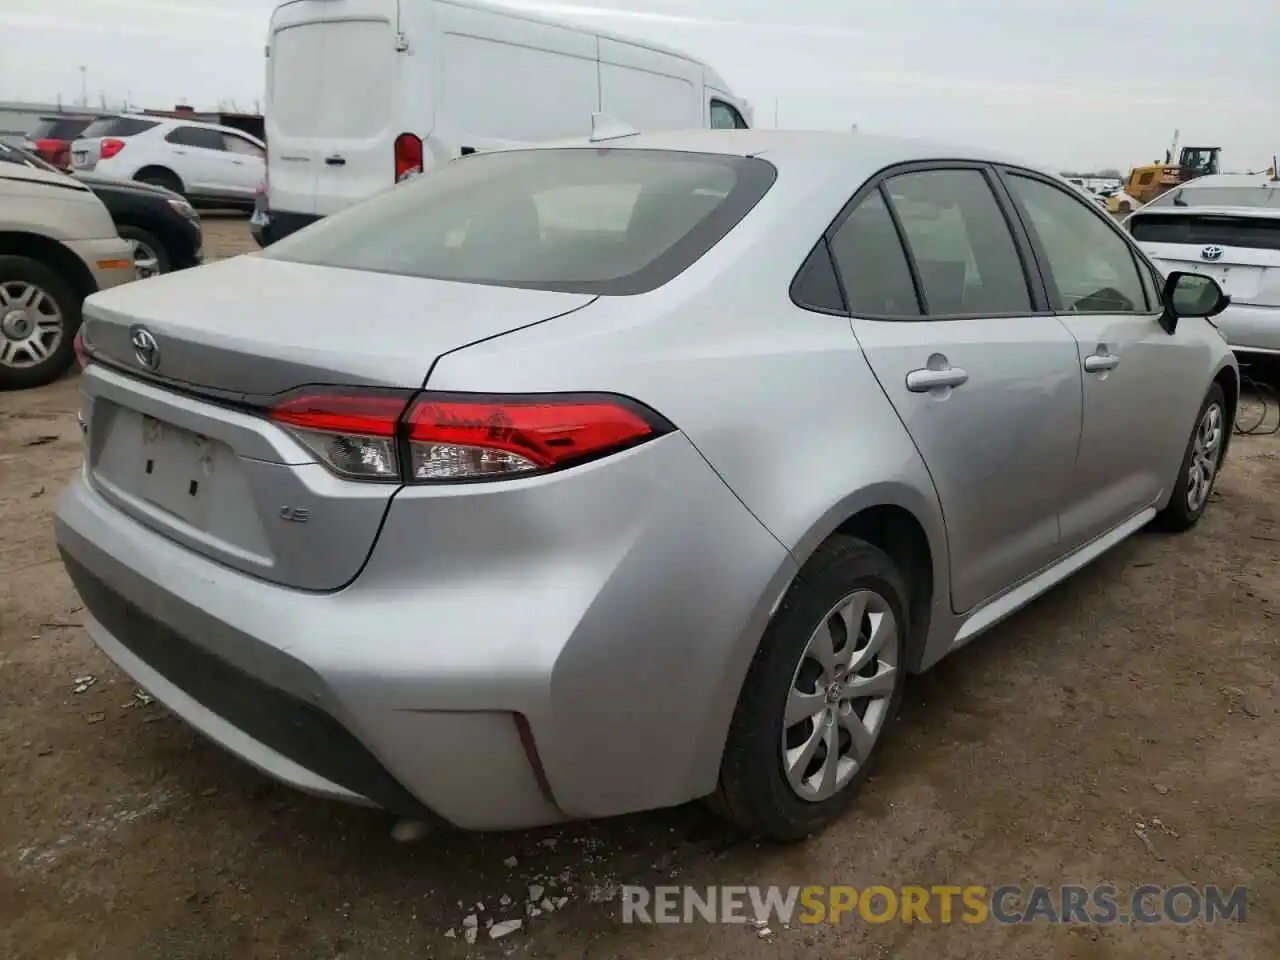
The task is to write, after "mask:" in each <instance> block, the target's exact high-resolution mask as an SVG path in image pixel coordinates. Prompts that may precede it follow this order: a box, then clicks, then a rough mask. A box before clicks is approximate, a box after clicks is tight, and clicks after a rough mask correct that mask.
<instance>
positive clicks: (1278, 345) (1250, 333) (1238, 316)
mask: <svg viewBox="0 0 1280 960" xmlns="http://www.w3.org/2000/svg"><path fill="white" fill-rule="evenodd" d="M1213 323H1214V325H1215V326H1217V327H1218V329H1219V330H1221V331H1222V332H1223V333H1224V334H1225V335H1226V338H1227V343H1228V344H1229V345H1230V346H1231V349H1232V350H1236V351H1238V352H1241V353H1249V352H1256V353H1280V307H1256V306H1252V305H1249V304H1243V303H1241V304H1235V303H1233V304H1232V305H1231V306H1229V307H1227V309H1226V311H1225V312H1223V313H1222V314H1220V315H1219V316H1216V317H1214V318H1213Z"/></svg>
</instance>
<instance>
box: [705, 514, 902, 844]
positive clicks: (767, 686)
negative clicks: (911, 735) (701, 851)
mask: <svg viewBox="0 0 1280 960" xmlns="http://www.w3.org/2000/svg"><path fill="white" fill-rule="evenodd" d="M858 590H869V591H871V592H873V593H874V594H876V595H878V596H879V597H881V598H883V600H885V601H887V604H888V608H889V609H890V611H891V612H892V614H893V616H894V618H895V619H896V623H897V630H896V636H894V637H893V639H892V640H891V641H887V643H893V644H895V648H894V650H893V657H894V660H893V662H894V664H896V667H895V671H896V672H895V675H894V676H893V678H892V683H893V687H892V693H890V694H889V696H888V699H887V701H884V702H882V704H881V706H880V708H878V709H879V710H880V711H881V712H880V714H879V715H880V716H881V718H882V719H881V720H880V722H879V729H878V732H877V734H876V735H875V740H874V743H873V746H872V748H871V751H870V755H869V756H868V757H867V759H866V760H864V761H863V762H862V763H861V764H860V765H859V766H858V768H857V770H856V772H855V773H853V775H852V776H851V777H850V778H849V780H848V781H847V782H846V783H845V784H844V785H843V786H842V787H840V788H839V789H838V790H837V792H835V793H834V795H832V796H830V797H827V798H826V799H820V800H810V799H805V798H802V797H801V796H799V795H798V793H797V792H796V790H795V789H793V788H792V786H791V784H790V783H789V782H788V779H787V775H786V772H785V771H784V769H783V756H782V745H783V738H784V737H785V736H786V735H787V732H788V731H786V730H785V729H784V719H783V718H784V712H785V709H786V705H787V702H788V695H789V694H790V693H791V690H792V687H793V684H794V683H796V682H797V679H798V678H799V677H801V676H802V673H801V671H802V670H803V669H804V668H805V667H807V666H810V665H815V666H816V664H814V661H812V660H809V659H808V658H807V657H806V651H807V649H808V645H809V641H810V637H811V636H813V634H814V632H815V631H816V629H817V628H818V626H819V625H820V624H821V623H822V622H823V618H824V617H830V616H832V614H833V613H834V610H835V608H836V607H837V605H838V604H839V603H840V602H841V601H842V599H843V598H846V597H848V596H849V595H851V594H852V593H854V592H855V591H858ZM907 597H908V594H907V588H906V585H905V583H904V582H903V579H902V576H901V574H900V573H899V572H898V570H897V567H896V566H895V565H894V563H893V561H892V560H891V559H890V558H889V556H888V555H887V554H886V553H885V552H884V551H883V550H880V549H879V548H878V547H875V546H872V545H871V544H869V543H867V542H865V541H863V540H858V539H856V538H854V537H846V536H841V535H837V536H834V537H832V538H831V539H830V540H828V541H827V542H826V543H824V544H823V545H822V546H821V547H819V548H818V549H817V550H816V551H815V552H814V554H813V556H812V557H811V558H810V559H809V561H808V562H807V563H806V564H805V565H804V567H803V568H802V569H801V571H800V573H799V574H798V575H797V577H796V579H795V582H793V583H792V585H791V587H790V588H789V589H788V591H787V594H786V596H785V597H784V598H783V601H782V603H781V604H780V605H779V607H778V611H777V613H776V614H775V615H774V617H773V620H772V621H771V622H770V624H769V627H768V629H767V630H766V631H765V635H764V638H763V640H762V641H761V643H760V647H759V649H758V650H757V651H756V655H755V657H754V659H753V660H752V662H751V667H750V669H749V670H748V672H747V678H746V681H745V683H744V684H743V687H742V692H741V694H740V695H739V697H738V706H737V709H736V710H735V711H734V716H733V721H732V723H731V725H730V728H729V736H728V740H727V742H726V744H725V750H724V757H723V759H722V760H721V764H720V781H719V786H718V788H717V790H716V793H715V794H713V795H712V797H710V798H708V803H709V805H710V807H711V809H712V810H713V811H715V812H716V813H718V814H720V815H721V816H724V817H726V818H727V819H729V820H731V821H733V822H734V823H736V824H737V825H738V826H739V827H741V828H742V829H743V830H744V831H746V832H747V833H748V834H750V835H751V836H753V837H758V838H761V839H765V840H773V841H779V842H790V841H795V840H801V839H804V838H805V837H807V836H810V835H811V834H814V833H817V832H819V831H820V830H822V829H823V828H824V827H826V826H827V825H828V824H830V823H831V822H832V821H833V820H835V819H836V818H837V817H838V816H840V814H841V813H842V812H843V811H844V810H845V808H846V807H847V806H848V804H849V802H850V801H851V800H852V799H853V797H854V795H855V794H856V792H857V789H858V787H859V786H860V785H861V783H862V781H863V780H865V779H866V777H867V773H868V770H869V768H870V766H871V764H873V763H874V762H875V757H876V755H877V754H878V752H879V750H880V747H881V744H883V742H884V738H885V735H886V733H888V730H889V728H890V727H891V726H892V724H893V720H894V717H895V715H896V713H897V711H898V706H899V704H900V702H901V699H902V691H903V688H904V684H905V678H906V654H907V650H906V638H907V637H908V636H910V623H909V621H908V619H907V616H908V610H909V604H908V602H907ZM861 622H865V621H861ZM885 649H886V650H888V648H887V646H886V648H885ZM820 688H821V687H820V684H819V685H816V686H815V687H814V689H815V690H818V689H820ZM816 728H817V724H816V723H815V722H814V721H813V720H804V721H801V722H800V724H799V725H798V726H796V727H793V728H791V731H790V732H793V733H794V732H795V731H796V730H798V729H799V730H801V733H802V739H803V738H804V736H807V735H808V734H807V733H806V731H813V730H816ZM815 759H816V758H815Z"/></svg>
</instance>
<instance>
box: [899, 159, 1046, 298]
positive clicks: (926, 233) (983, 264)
mask: <svg viewBox="0 0 1280 960" xmlns="http://www.w3.org/2000/svg"><path fill="white" fill-rule="evenodd" d="M885 188H886V189H887V190H888V192H889V196H890V198H891V199H892V202H893V207H894V210H895V211H896V212H897V214H898V219H899V221H900V222H901V224H902V232H903V233H904V234H905V235H906V240H907V246H908V248H909V249H910V254H911V257H912V260H913V261H914V263H915V267H916V272H917V274H918V276H919V278H920V287H921V293H923V295H924V301H925V308H926V310H927V311H928V313H929V315H930V316H949V315H963V314H994V315H997V316H1016V315H1018V314H1028V313H1031V312H1032V306H1031V294H1030V292H1029V291H1028V289H1027V278H1026V274H1025V273H1024V271H1023V268H1022V259H1021V258H1020V257H1019V255H1018V248H1017V246H1016V245H1015V244H1014V240H1013V234H1012V233H1010V231H1009V225H1008V223H1007V222H1006V221H1005V218H1004V214H1003V213H1001V212H1000V207H999V204H998V203H997V202H996V198H995V195H994V194H993V193H992V192H991V186H990V184H989V183H988V182H987V178H986V177H985V176H984V175H983V174H982V172H981V171H979V170H922V171H920V172H919V173H904V174H901V175H899V176H896V177H892V178H890V179H889V180H888V181H886V183H885Z"/></svg>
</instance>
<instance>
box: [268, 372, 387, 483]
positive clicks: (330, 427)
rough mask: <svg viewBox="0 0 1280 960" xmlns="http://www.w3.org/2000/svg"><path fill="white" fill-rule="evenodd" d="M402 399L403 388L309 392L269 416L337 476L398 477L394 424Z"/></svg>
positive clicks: (357, 477)
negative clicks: (384, 390)
mask: <svg viewBox="0 0 1280 960" xmlns="http://www.w3.org/2000/svg"><path fill="white" fill-rule="evenodd" d="M408 400H409V395H408V394H407V393H405V394H399V393H315V394H310V393H309V394H304V395H301V396H295V397H291V398H290V399H288V400H286V401H284V402H283V403H281V404H280V405H279V406H277V407H276V408H275V409H273V410H272V411H271V419H272V420H274V421H276V422H277V423H283V424H285V425H287V426H289V427H292V428H293V433H294V435H295V436H297V438H298V439H299V440H301V441H302V442H303V443H304V444H306V446H307V447H308V448H309V449H310V450H311V452H312V453H314V454H315V455H316V456H318V457H319V458H320V459H321V460H322V461H323V462H324V463H325V465H326V466H328V467H329V468H330V469H331V470H333V472H334V473H337V474H338V475H339V476H343V477H348V478H350V479H352V480H376V481H384V482H385V481H392V482H398V481H399V480H400V455H399V451H398V444H397V443H396V426H397V424H398V423H399V421H400V415H401V414H403V413H404V409H405V406H406V405H407V404H408Z"/></svg>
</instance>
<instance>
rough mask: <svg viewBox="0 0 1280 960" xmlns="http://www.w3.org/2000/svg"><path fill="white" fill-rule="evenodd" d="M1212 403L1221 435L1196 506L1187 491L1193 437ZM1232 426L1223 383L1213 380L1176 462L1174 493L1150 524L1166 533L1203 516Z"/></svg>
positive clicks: (1183, 528)
mask: <svg viewBox="0 0 1280 960" xmlns="http://www.w3.org/2000/svg"><path fill="white" fill-rule="evenodd" d="M1215 405H1216V406H1217V408H1218V411H1219V416H1220V421H1221V431H1222V435H1221V437H1220V439H1219V441H1218V448H1217V455H1216V459H1215V462H1214V466H1213V475H1212V476H1211V477H1210V478H1209V481H1208V490H1206V491H1205V492H1204V495H1203V498H1197V499H1198V506H1193V505H1192V504H1191V503H1190V502H1189V499H1188V496H1187V494H1188V491H1189V490H1190V489H1191V485H1192V473H1193V471H1192V465H1193V461H1194V460H1195V458H1196V440H1197V438H1198V436H1199V434H1200V430H1201V425H1202V424H1203V423H1204V421H1205V417H1206V415H1207V414H1208V413H1209V409H1210V408H1211V407H1213V406H1215ZM1233 428H1234V424H1232V423H1231V421H1230V419H1229V417H1228V414H1227V400H1226V396H1225V395H1224V394H1223V392H1222V387H1221V386H1219V385H1218V384H1216V383H1215V384H1212V385H1211V386H1210V387H1209V392H1208V393H1207V394H1206V395H1205V398H1204V403H1202V404H1200V412H1199V413H1197V414H1196V422H1195V424H1194V425H1193V426H1192V428H1191V437H1190V438H1189V439H1188V440H1187V449H1186V451H1185V452H1184V453H1183V455H1182V463H1181V464H1180V465H1179V466H1178V479H1177V482H1176V483H1174V485H1173V496H1172V497H1171V498H1170V499H1169V505H1168V506H1167V507H1165V508H1164V509H1163V510H1161V511H1160V512H1159V513H1158V514H1156V518H1155V520H1153V521H1152V524H1151V525H1152V526H1153V527H1154V528H1156V529H1157V530H1163V531H1165V532H1166V533H1183V532H1184V531H1187V530H1190V529H1191V528H1192V527H1194V526H1195V525H1196V524H1197V523H1199V522H1200V518H1201V517H1202V516H1204V512H1205V510H1206V509H1207V508H1208V506H1209V498H1210V496H1211V495H1212V494H1213V485H1214V483H1215V482H1216V481H1217V479H1218V474H1219V473H1220V472H1221V470H1222V459H1223V457H1224V456H1226V452H1227V441H1228V439H1229V438H1230V435H1231V430H1232V429H1233Z"/></svg>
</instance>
